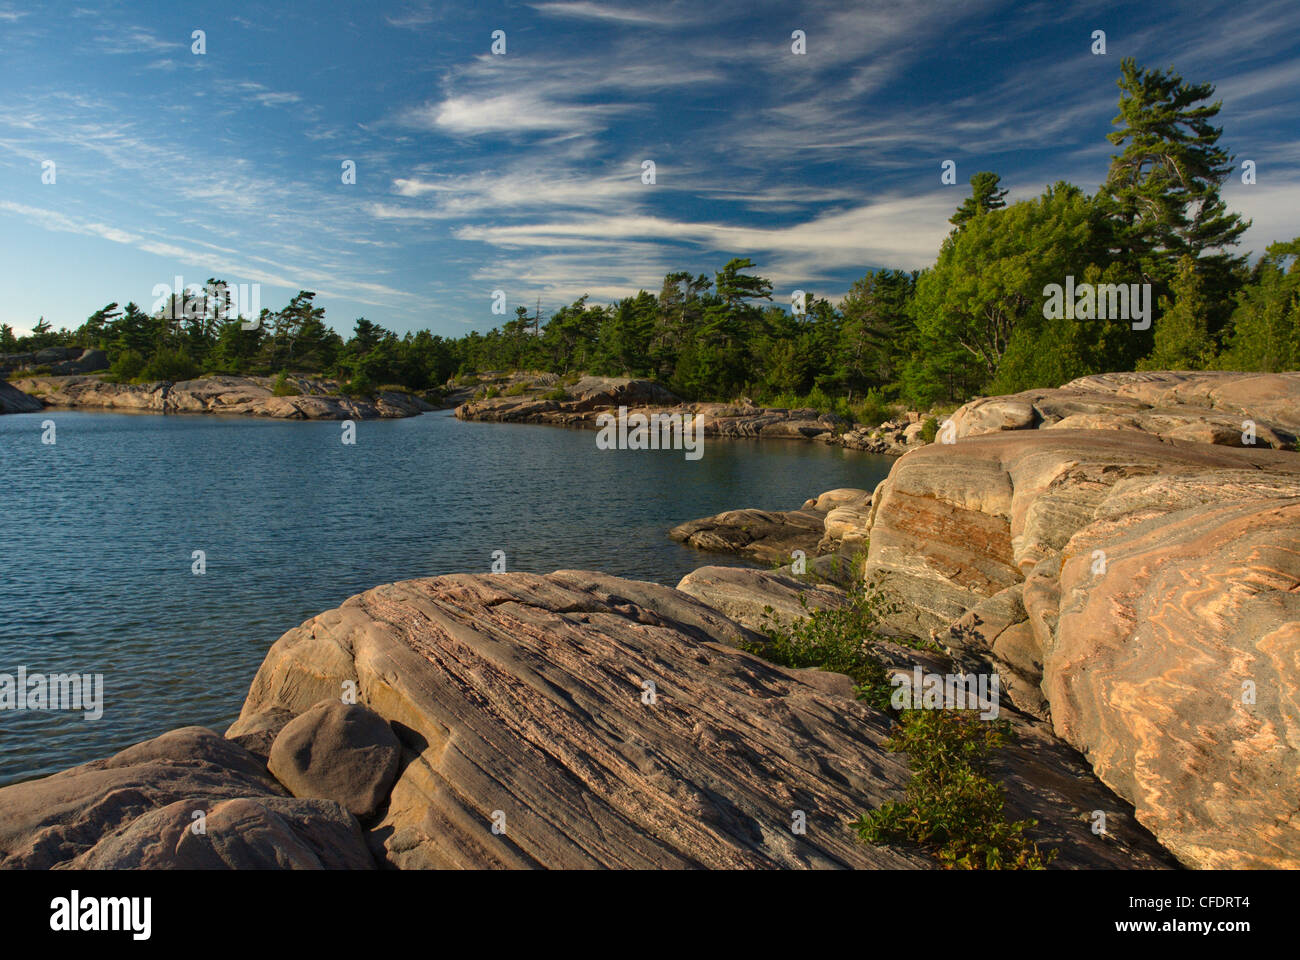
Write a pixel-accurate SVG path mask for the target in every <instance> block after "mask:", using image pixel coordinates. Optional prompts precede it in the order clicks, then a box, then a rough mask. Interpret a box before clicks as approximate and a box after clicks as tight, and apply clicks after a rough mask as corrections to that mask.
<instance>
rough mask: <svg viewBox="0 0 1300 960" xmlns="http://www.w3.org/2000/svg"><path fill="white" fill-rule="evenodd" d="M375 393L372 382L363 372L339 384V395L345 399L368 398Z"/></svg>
mask: <svg viewBox="0 0 1300 960" xmlns="http://www.w3.org/2000/svg"><path fill="white" fill-rule="evenodd" d="M374 392H375V385H374V382H373V381H371V379H370V377H368V376H367V375H366V374H365V372H364V371H363V372H360V373H357V374H354V375H353V376H352V377H350V378H348V379H347V380H344V381H343V382H342V383H340V384H339V393H341V394H343V395H344V396H345V397H368V396H370V395H372V394H373V393H374Z"/></svg>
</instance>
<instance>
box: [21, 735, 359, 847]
mask: <svg viewBox="0 0 1300 960" xmlns="http://www.w3.org/2000/svg"><path fill="white" fill-rule="evenodd" d="M196 811H202V812H203V813H204V816H205V823H204V830H205V831H206V832H203V833H198V834H196V833H194V832H193V831H192V830H191V827H192V826H194V824H195V823H196V819H195V818H194V816H193V815H194V813H195V812H196ZM372 866H373V861H372V860H371V858H370V856H369V853H368V851H367V849H366V846H365V844H364V843H363V841H362V837H361V832H360V828H359V827H358V825H357V823H356V821H355V820H354V819H353V818H352V817H351V815H349V814H348V813H347V811H346V810H344V809H343V808H342V807H340V806H339V805H338V804H335V803H332V802H330V801H324V800H298V799H294V798H290V797H288V796H286V794H285V791H284V788H283V787H281V786H280V785H279V784H278V783H276V782H275V780H273V779H272V778H271V776H270V775H269V774H268V773H267V772H266V770H265V768H264V767H263V766H262V764H261V763H260V762H259V761H258V760H257V759H256V758H255V757H253V756H252V755H251V754H249V753H248V752H247V751H246V750H244V749H243V748H242V747H240V746H238V745H237V744H235V743H232V742H230V741H228V740H224V739H222V738H221V737H219V736H218V735H217V734H215V733H213V732H212V731H211V730H205V729H204V728H202V727H183V728H181V729H179V730H173V731H171V732H170V733H166V734H163V735H162V736H160V737H155V738H154V739H153V740H147V741H145V742H144V743H138V744H136V745H135V746H133V747H129V748H127V749H126V750H123V751H122V752H120V753H118V754H115V755H114V756H112V757H108V758H106V759H104V760H96V761H94V762H92V763H87V764H83V765H82V766H79V767H73V768H71V769H69V770H65V771H63V772H62V773H56V774H54V775H52V776H49V777H43V778H41V779H39V780H29V781H26V782H24V783H17V784H11V785H10V786H7V787H3V788H0V868H6V869H42V870H45V869H51V868H66V867H87V868H94V869H112V868H131V867H150V868H175V869H181V868H200V869H207V868H231V869H236V868H238V869H257V868H270V867H295V868H313V869H320V868H345V867H346V868H351V869H364V868H369V867H372Z"/></svg>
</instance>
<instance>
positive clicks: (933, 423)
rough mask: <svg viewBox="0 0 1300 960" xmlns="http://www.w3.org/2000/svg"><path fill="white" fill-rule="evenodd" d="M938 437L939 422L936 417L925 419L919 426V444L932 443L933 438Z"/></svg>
mask: <svg viewBox="0 0 1300 960" xmlns="http://www.w3.org/2000/svg"><path fill="white" fill-rule="evenodd" d="M938 435H939V420H938V418H937V417H926V418H925V422H924V423H922V424H921V442H922V443H934V438H935V437H936V436H938Z"/></svg>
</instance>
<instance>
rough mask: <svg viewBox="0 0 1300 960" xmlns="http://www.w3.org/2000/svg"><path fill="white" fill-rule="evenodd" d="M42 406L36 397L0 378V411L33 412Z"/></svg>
mask: <svg viewBox="0 0 1300 960" xmlns="http://www.w3.org/2000/svg"><path fill="white" fill-rule="evenodd" d="M44 406H45V404H43V403H41V401H40V400H38V399H37V398H36V397H33V396H31V395H30V394H27V393H23V391H21V390H19V389H18V388H17V387H15V386H13V385H12V384H9V383H6V382H5V381H3V380H0V413H35V412H36V411H37V410H40V409H41V408H42V407H44Z"/></svg>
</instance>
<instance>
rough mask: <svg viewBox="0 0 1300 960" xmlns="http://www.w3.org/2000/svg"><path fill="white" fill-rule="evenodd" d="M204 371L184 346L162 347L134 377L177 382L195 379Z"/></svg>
mask: <svg viewBox="0 0 1300 960" xmlns="http://www.w3.org/2000/svg"><path fill="white" fill-rule="evenodd" d="M202 372H203V370H202V368H201V367H200V366H199V365H198V364H197V363H195V362H194V358H193V357H191V356H190V355H189V353H187V352H186V350H185V348H184V347H161V348H160V349H159V350H158V352H157V353H155V354H154V355H153V356H152V357H151V358H150V359H149V362H148V363H146V364H145V365H144V369H143V370H141V371H140V373H139V374H137V375H136V377H134V378H133V379H137V380H145V381H153V380H168V381H171V382H172V383H175V382H177V381H180V380H193V379H194V378H195V377H197V376H198V375H199V374H200V373H202Z"/></svg>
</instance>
